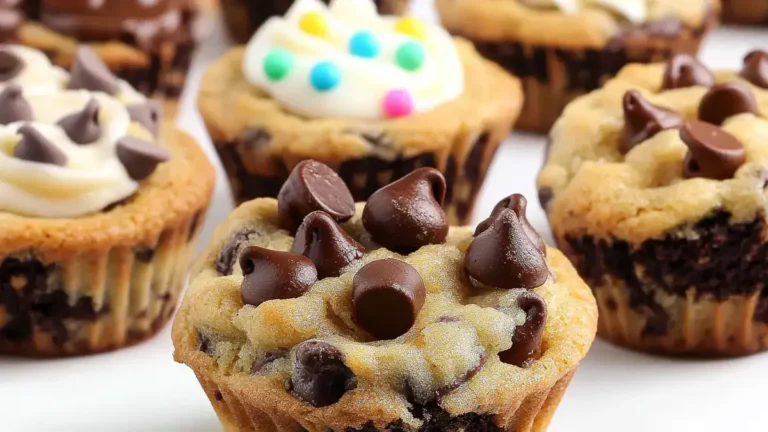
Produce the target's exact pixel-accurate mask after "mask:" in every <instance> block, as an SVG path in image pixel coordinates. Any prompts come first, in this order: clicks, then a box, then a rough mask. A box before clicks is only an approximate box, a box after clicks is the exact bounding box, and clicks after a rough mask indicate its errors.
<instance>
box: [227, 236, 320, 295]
mask: <svg viewBox="0 0 768 432" xmlns="http://www.w3.org/2000/svg"><path fill="white" fill-rule="evenodd" d="M240 268H242V270H243V282H242V284H241V285H240V291H241V294H242V297H243V303H245V304H249V305H252V306H259V305H260V304H262V303H264V302H265V301H269V300H280V299H291V298H296V297H301V296H302V295H303V294H304V293H305V292H307V291H308V290H309V289H310V288H311V287H312V285H313V284H314V283H315V282H317V269H316V268H315V265H314V264H313V263H312V261H310V260H309V258H307V257H305V256H302V255H296V254H292V253H289V252H280V251H275V250H270V249H265V248H261V247H258V246H250V247H248V248H247V249H246V250H245V251H243V253H242V254H241V255H240Z"/></svg>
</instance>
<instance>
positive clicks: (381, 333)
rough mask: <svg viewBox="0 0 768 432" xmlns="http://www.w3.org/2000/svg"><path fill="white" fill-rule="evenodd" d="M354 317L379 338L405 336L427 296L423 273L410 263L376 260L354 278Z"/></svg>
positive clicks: (359, 323) (390, 259) (388, 259)
mask: <svg viewBox="0 0 768 432" xmlns="http://www.w3.org/2000/svg"><path fill="white" fill-rule="evenodd" d="M352 296H353V299H352V303H353V308H354V320H355V322H356V323H357V325H359V326H360V327H361V328H362V329H363V330H365V331H367V332H368V333H370V334H371V335H373V337H375V338H376V339H379V340H386V339H394V338H396V337H398V336H402V335H403V334H405V333H406V332H407V331H408V330H410V329H411V327H413V324H414V323H415V322H416V317H417V316H418V314H419V311H420V310H421V308H422V306H424V300H425V298H426V288H425V287H424V281H423V280H422V279H421V275H419V272H418V271H416V269H415V268H413V267H412V266H411V265H410V264H408V263H406V262H404V261H400V260H396V259H392V258H387V259H382V260H377V261H373V262H371V263H369V264H367V265H365V266H364V267H363V268H361V269H360V271H358V272H357V274H356V275H355V278H354V280H353V281H352Z"/></svg>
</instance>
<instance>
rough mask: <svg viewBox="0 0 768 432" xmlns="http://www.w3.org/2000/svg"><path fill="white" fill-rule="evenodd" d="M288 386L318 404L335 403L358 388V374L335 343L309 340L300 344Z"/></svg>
mask: <svg viewBox="0 0 768 432" xmlns="http://www.w3.org/2000/svg"><path fill="white" fill-rule="evenodd" d="M287 387H288V390H289V391H291V392H292V393H293V394H294V395H296V396H298V397H299V399H301V400H303V401H306V402H309V403H310V404H312V406H314V407H316V408H321V407H325V406H328V405H333V404H335V403H336V402H338V401H339V400H340V399H341V398H342V397H343V396H344V394H346V393H347V392H348V391H350V390H354V389H355V388H357V378H356V377H355V374H354V373H353V372H352V370H351V369H349V368H348V367H347V365H345V364H344V354H343V353H342V352H341V351H339V349H338V348H336V347H334V346H333V345H331V344H328V343H326V342H320V341H306V342H302V343H300V344H299V345H298V346H297V347H296V357H295V362H294V366H293V373H292V374H291V380H290V381H289V382H288V385H287Z"/></svg>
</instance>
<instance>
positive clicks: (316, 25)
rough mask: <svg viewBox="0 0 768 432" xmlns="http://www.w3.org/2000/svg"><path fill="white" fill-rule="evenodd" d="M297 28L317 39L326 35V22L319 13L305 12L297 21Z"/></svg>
mask: <svg viewBox="0 0 768 432" xmlns="http://www.w3.org/2000/svg"><path fill="white" fill-rule="evenodd" d="M299 28H301V29H302V30H304V32H305V33H309V34H311V35H315V36H318V37H325V35H327V34H328V21H326V19H325V17H324V16H323V15H322V14H321V13H319V12H307V13H305V14H304V15H303V16H302V17H301V19H300V20H299Z"/></svg>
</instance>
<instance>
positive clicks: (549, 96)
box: [436, 0, 717, 133]
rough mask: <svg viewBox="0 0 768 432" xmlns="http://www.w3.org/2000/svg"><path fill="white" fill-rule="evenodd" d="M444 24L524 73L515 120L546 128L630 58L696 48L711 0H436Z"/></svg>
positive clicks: (711, 16) (710, 18) (713, 15)
mask: <svg viewBox="0 0 768 432" xmlns="http://www.w3.org/2000/svg"><path fill="white" fill-rule="evenodd" d="M436 5H437V9H438V12H439V14H440V19H441V21H442V23H443V25H444V26H445V27H446V28H447V29H448V30H449V31H451V33H454V34H457V35H459V36H463V37H465V38H467V39H469V40H470V41H472V42H473V43H474V44H475V46H476V47H477V50H478V51H479V52H480V53H481V54H483V55H484V56H485V57H487V58H488V59H491V60H493V61H495V62H497V63H498V64H500V65H501V66H503V67H504V68H505V69H507V70H508V71H509V72H510V73H512V74H514V75H516V76H518V77H520V78H521V80H522V81H523V88H524V92H525V106H524V108H523V111H522V114H521V116H520V119H519V121H518V124H517V127H518V128H519V129H522V130H527V131H532V132H541V133H547V132H549V129H550V128H551V127H552V124H553V123H554V122H555V120H556V119H557V118H558V117H559V116H560V114H561V112H562V110H563V108H565V106H566V105H567V104H568V103H569V102H570V101H572V100H573V99H575V98H576V97H578V96H580V95H583V94H585V93H588V92H590V91H592V90H595V89H597V88H599V87H600V86H601V85H602V84H603V83H604V82H605V81H606V80H608V79H610V78H611V77H613V76H614V75H616V73H617V72H618V71H619V70H620V69H621V68H622V67H624V66H625V65H627V64H630V63H650V62H658V61H664V60H666V59H667V58H669V56H670V55H671V54H673V53H676V52H679V53H689V54H694V55H695V54H696V53H697V52H698V50H699V46H700V44H701V42H702V39H703V38H704V36H705V35H706V34H707V33H708V32H709V30H711V29H712V28H713V27H714V26H715V24H716V23H717V9H716V8H715V6H714V5H713V2H712V1H711V0H694V1H686V2H678V1H674V0H672V1H656V2H650V1H646V0H639V1H623V0H601V1H596V0H585V1H581V2H574V1H564V0H504V1H497V0H436Z"/></svg>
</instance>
